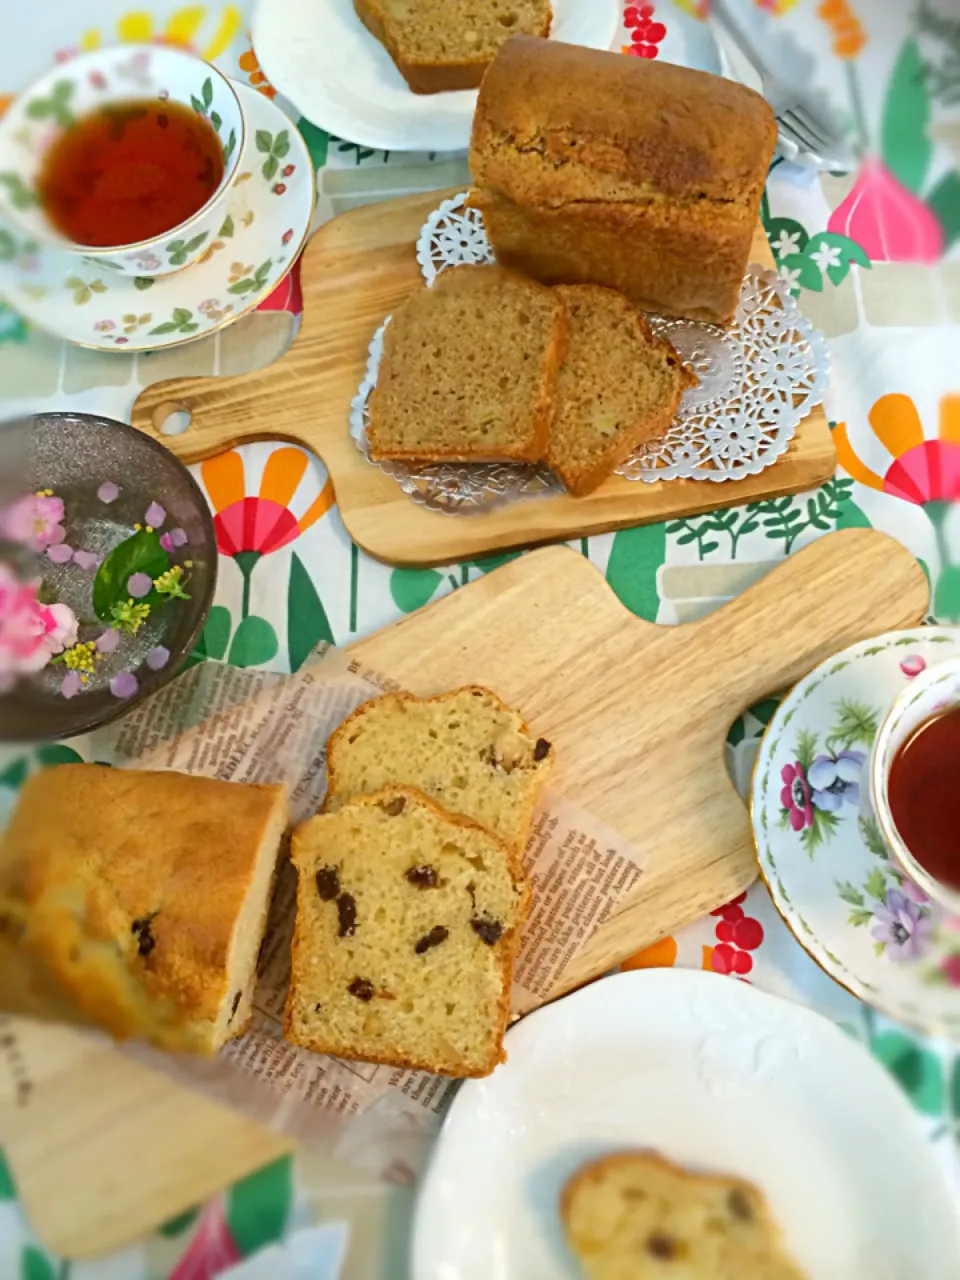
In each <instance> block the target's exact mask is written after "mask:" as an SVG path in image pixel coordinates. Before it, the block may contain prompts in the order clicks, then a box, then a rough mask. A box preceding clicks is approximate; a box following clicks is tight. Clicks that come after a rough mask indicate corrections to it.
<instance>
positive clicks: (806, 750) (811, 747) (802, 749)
mask: <svg viewBox="0 0 960 1280" xmlns="http://www.w3.org/2000/svg"><path fill="white" fill-rule="evenodd" d="M816 754H817V736H816V734H814V733H810V732H809V730H807V729H801V730H800V732H799V733H798V734H797V750H796V756H797V760H798V761H799V762H800V764H802V765H803V772H804V773H806V772H807V770H808V769H809V768H810V766H811V765H812V764H813V757H814V756H815V755H816Z"/></svg>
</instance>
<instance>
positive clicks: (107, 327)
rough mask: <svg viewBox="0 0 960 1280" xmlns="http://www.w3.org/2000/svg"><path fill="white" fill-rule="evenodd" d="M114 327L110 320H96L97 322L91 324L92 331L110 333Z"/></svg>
mask: <svg viewBox="0 0 960 1280" xmlns="http://www.w3.org/2000/svg"><path fill="white" fill-rule="evenodd" d="M116 327H117V326H116V325H115V324H114V322H113V321H112V320H98V321H97V323H96V324H95V325H94V326H93V331H94V333H110V332H112V330H114V329H115V328H116Z"/></svg>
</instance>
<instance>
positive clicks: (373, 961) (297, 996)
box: [283, 787, 529, 1076]
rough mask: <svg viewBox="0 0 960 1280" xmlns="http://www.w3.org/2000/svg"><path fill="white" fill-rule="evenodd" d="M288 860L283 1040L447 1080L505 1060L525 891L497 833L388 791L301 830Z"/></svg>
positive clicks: (416, 797)
mask: <svg viewBox="0 0 960 1280" xmlns="http://www.w3.org/2000/svg"><path fill="white" fill-rule="evenodd" d="M291 857H292V860H293V863H294V865H295V867H296V869H297V874H298V877H299V879H298V887H297V921H296V932H295V934H294V940H293V956H292V975H291V984H290V993H289V996H288V997H287V1007H286V1014H285V1018H284V1032H283V1033H284V1036H285V1037H286V1039H287V1040H289V1041H290V1042H291V1043H293V1044H299V1045H303V1046H304V1047H305V1048H307V1049H313V1050H314V1051H315V1052H317V1053H331V1054H335V1055H337V1056H338V1057H341V1058H353V1059H360V1060H361V1061H366V1062H384V1063H388V1064H390V1065H391V1066H398V1067H415V1068H419V1069H421V1070H424V1071H432V1072H436V1073H440V1074H443V1075H450V1076H483V1075H488V1074H489V1073H490V1072H491V1071H492V1070H493V1069H494V1067H496V1066H497V1064H498V1063H499V1062H501V1061H503V1035H504V1031H505V1030H506V1025H507V1015H508V1010H509V1003H510V986H511V980H512V967H513V960H514V955H515V953H516V949H517V945H518V941H519V931H520V927H521V925H522V923H523V920H524V919H525V917H526V913H527V909H528V903H529V888H528V886H527V883H526V881H525V880H524V879H523V878H522V876H521V875H520V874H519V873H518V872H517V871H516V870H515V868H514V863H513V858H512V855H511V853H510V850H509V849H508V848H507V846H506V845H505V844H504V843H503V842H502V841H501V840H498V839H497V837H496V836H495V835H492V834H491V833H490V832H489V831H486V830H485V829H484V828H483V827H480V826H478V825H477V824H476V823H474V822H471V821H469V820H468V819H467V818H463V817H458V816H455V815H453V814H449V813H447V812H445V811H444V810H443V809H441V808H440V807H439V805H436V804H434V803H433V801H432V800H430V799H428V798H427V797H426V796H425V795H423V794H422V792H419V791H416V790H414V789H413V788H410V787H387V788H384V789H383V790H382V791H378V792H377V793H376V794H374V795H372V796H363V797H360V798H358V799H355V800H352V801H351V802H350V803H349V804H346V805H344V806H343V807H342V808H341V809H340V810H339V811H338V812H337V813H331V814H320V815H319V816H317V817H315V818H311V819H310V820H309V821H308V822H305V823H304V824H303V825H302V826H300V827H298V828H297V829H296V830H295V831H294V834H293V840H292V845H291Z"/></svg>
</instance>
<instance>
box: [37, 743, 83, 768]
mask: <svg viewBox="0 0 960 1280" xmlns="http://www.w3.org/2000/svg"><path fill="white" fill-rule="evenodd" d="M37 760H38V761H39V763H40V764H42V765H43V766H44V767H45V768H48V769H49V768H52V767H53V766H54V765H57V764H83V756H82V755H81V754H80V752H79V751H74V749H73V747H63V746H61V745H60V744H59V743H56V742H52V743H50V744H49V745H47V746H43V747H37Z"/></svg>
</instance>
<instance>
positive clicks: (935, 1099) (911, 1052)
mask: <svg viewBox="0 0 960 1280" xmlns="http://www.w3.org/2000/svg"><path fill="white" fill-rule="evenodd" d="M870 1047H871V1049H872V1050H873V1053H874V1055H875V1056H876V1057H877V1058H879V1059H880V1061H881V1062H882V1063H883V1065H884V1066H885V1067H886V1068H887V1070H888V1071H889V1072H890V1074H891V1075H892V1076H893V1077H894V1079H895V1080H896V1081H897V1083H898V1084H899V1085H900V1087H901V1088H902V1089H903V1090H904V1092H905V1093H906V1095H907V1097H908V1098H909V1099H910V1101H911V1102H912V1103H913V1105H914V1107H916V1109H917V1110H918V1111H920V1112H922V1113H923V1115H925V1116H939V1115H940V1114H941V1113H942V1111H943V1104H944V1081H943V1065H942V1063H941V1061H940V1059H939V1057H938V1056H937V1054H936V1053H935V1052H934V1051H933V1050H931V1049H927V1048H926V1047H925V1046H923V1045H921V1044H920V1043H919V1042H918V1041H916V1040H913V1039H911V1038H910V1037H909V1036H907V1035H906V1034H904V1033H903V1032H900V1031H883V1032H881V1033H880V1034H879V1035H878V1036H875V1037H874V1039H873V1042H872V1044H871V1046H870Z"/></svg>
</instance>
